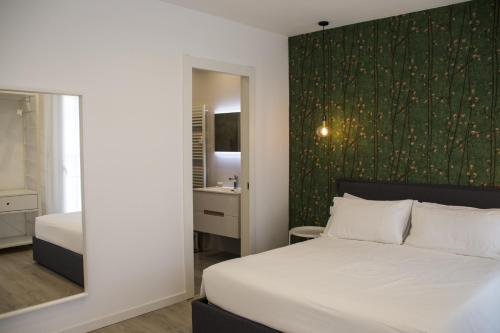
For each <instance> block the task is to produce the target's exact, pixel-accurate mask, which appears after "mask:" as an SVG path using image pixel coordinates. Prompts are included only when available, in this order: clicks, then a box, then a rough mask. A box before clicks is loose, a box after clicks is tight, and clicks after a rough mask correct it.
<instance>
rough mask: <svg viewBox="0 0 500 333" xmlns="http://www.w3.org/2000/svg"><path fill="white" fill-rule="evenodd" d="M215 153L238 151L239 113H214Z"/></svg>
mask: <svg viewBox="0 0 500 333" xmlns="http://www.w3.org/2000/svg"><path fill="white" fill-rule="evenodd" d="M214 132H215V151H220V152H239V151H240V113H239V112H231V113H216V114H215V115H214Z"/></svg>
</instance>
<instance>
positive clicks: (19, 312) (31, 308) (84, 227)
mask: <svg viewBox="0 0 500 333" xmlns="http://www.w3.org/2000/svg"><path fill="white" fill-rule="evenodd" d="M0 90H3V91H9V92H25V93H33V94H49V95H68V96H78V102H79V122H80V124H79V125H80V178H81V181H80V184H81V186H80V187H81V188H80V191H81V200H82V235H83V278H84V285H83V292H81V293H78V294H74V295H71V296H67V297H61V298H59V299H55V300H53V301H49V302H45V303H40V304H36V305H32V306H27V307H25V308H21V309H18V310H13V311H9V312H5V313H2V314H0V320H3V319H6V318H11V317H15V316H19V315H22V314H25V313H29V312H33V311H37V310H41V309H45V308H48V307H51V306H55V305H58V304H63V303H67V302H71V301H74V300H78V299H82V298H86V297H87V296H88V295H89V292H88V276H89V275H88V271H87V267H88V264H87V260H88V259H87V218H86V214H85V211H86V209H85V175H84V167H83V166H84V154H83V139H84V135H83V94H81V93H76V92H71V91H65V90H51V89H32V88H22V87H3V86H0Z"/></svg>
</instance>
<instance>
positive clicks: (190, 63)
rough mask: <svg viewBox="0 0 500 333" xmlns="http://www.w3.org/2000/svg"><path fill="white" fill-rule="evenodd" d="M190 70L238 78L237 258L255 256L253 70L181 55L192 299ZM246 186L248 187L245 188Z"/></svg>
mask: <svg viewBox="0 0 500 333" xmlns="http://www.w3.org/2000/svg"><path fill="white" fill-rule="evenodd" d="M193 69H201V70H208V71H214V72H220V73H225V74H231V75H238V76H240V77H241V117H240V119H241V182H240V184H241V185H240V186H241V207H240V214H241V216H240V234H241V238H240V239H241V256H246V255H249V254H252V253H255V234H256V232H255V216H256V214H255V185H256V184H255V183H256V182H255V165H256V163H255V156H256V155H255V141H254V140H255V135H254V133H255V105H256V100H255V68H253V67H250V66H243V65H235V64H229V63H224V62H220V61H216V60H210V59H204V58H197V57H193V56H190V55H184V59H183V117H182V118H183V126H182V129H183V131H182V133H183V134H182V136H183V138H182V141H183V168H182V170H183V177H182V178H183V222H184V275H185V287H186V294H187V297H188V298H191V297H193V296H194V292H195V290H194V253H193V179H192V175H193V161H192V109H193V105H192V104H193ZM247 185H249V186H247Z"/></svg>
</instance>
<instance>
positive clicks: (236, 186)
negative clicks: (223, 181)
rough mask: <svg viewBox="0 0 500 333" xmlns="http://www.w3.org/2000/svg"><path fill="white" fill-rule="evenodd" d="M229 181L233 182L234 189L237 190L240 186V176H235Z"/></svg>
mask: <svg viewBox="0 0 500 333" xmlns="http://www.w3.org/2000/svg"><path fill="white" fill-rule="evenodd" d="M229 180H232V181H233V186H234V189H235V190H236V189H237V188H238V186H239V185H240V179H239V178H238V175H234V176H233V177H232V178H229Z"/></svg>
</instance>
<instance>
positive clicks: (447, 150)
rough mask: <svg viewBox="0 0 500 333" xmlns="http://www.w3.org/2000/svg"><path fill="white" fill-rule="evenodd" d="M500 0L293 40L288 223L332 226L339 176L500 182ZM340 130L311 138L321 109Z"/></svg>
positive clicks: (446, 182)
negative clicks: (325, 135) (328, 224)
mask: <svg viewBox="0 0 500 333" xmlns="http://www.w3.org/2000/svg"><path fill="white" fill-rule="evenodd" d="M499 12H500V0H497V1H495V0H486V1H484V0H480V1H472V2H466V3H461V4H457V5H452V6H448V7H441V8H437V9H432V10H428V11H422V12H417V13H411V14H406V15H401V16H396V17H391V18H386V19H381V20H376V21H370V22H365V23H360V24H355V25H349V26H344V27H340V28H335V29H330V30H327V31H326V36H325V52H326V57H325V58H326V61H325V64H324V66H325V68H326V75H325V79H324V80H323V62H322V53H321V52H322V43H321V32H315V33H310V34H305V35H299V36H295V37H291V38H290V39H289V58H290V59H289V63H290V225H291V226H292V227H293V226H298V225H325V224H326V221H327V219H328V215H329V206H331V204H332V198H333V196H334V195H335V179H340V178H351V179H363V180H375V181H390V182H403V183H406V182H408V183H430V184H460V185H472V186H487V185H500V109H499V108H500V102H499V88H498V87H499V84H500V82H499V81H500V62H499V61H500V29H499V25H500V24H499ZM324 86H325V88H326V103H325V108H326V113H327V116H328V123H329V125H330V127H331V128H332V130H333V134H332V135H330V136H329V137H327V138H319V137H317V136H316V135H315V129H316V127H317V126H319V125H320V123H321V117H322V112H323V109H322V108H323V102H322V89H323V87H324Z"/></svg>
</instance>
